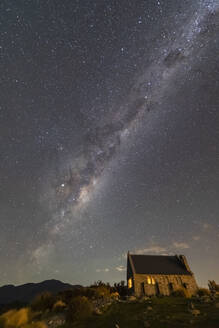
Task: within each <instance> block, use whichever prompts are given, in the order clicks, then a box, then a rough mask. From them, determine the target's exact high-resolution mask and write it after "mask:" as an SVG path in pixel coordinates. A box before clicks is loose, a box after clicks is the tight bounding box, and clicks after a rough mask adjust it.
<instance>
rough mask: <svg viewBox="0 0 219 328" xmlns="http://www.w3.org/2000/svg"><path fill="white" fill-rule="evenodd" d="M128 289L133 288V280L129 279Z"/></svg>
mask: <svg viewBox="0 0 219 328" xmlns="http://www.w3.org/2000/svg"><path fill="white" fill-rule="evenodd" d="M128 288H132V278H129V280H128Z"/></svg>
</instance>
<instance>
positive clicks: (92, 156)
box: [51, 1, 219, 233]
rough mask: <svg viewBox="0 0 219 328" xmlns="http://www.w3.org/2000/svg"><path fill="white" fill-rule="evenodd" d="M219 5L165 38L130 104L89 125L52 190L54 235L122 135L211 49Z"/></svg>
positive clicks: (85, 196) (87, 194)
mask: <svg viewBox="0 0 219 328" xmlns="http://www.w3.org/2000/svg"><path fill="white" fill-rule="evenodd" d="M218 8H219V4H218V3H215V2H209V1H204V2H202V3H200V7H199V8H198V9H197V11H196V12H195V15H192V17H189V18H188V21H186V22H185V26H184V27H181V28H180V30H179V31H175V40H174V41H172V40H171V42H170V41H167V42H163V44H162V46H161V48H159V49H157V50H156V52H155V53H154V57H155V59H154V61H153V63H152V64H151V65H150V66H149V67H148V68H147V69H146V71H145V72H144V73H143V74H142V75H141V76H139V77H138V78H137V81H136V82H135V83H134V85H133V87H132V88H131V90H130V93H129V94H128V95H127V100H126V102H125V103H124V104H123V105H122V106H120V107H119V108H118V109H116V110H115V112H114V114H113V115H111V116H110V117H104V119H103V121H101V122H100V123H99V125H98V126H95V127H93V128H88V129H87V133H86V134H85V136H84V142H83V148H82V149H81V151H80V155H79V157H78V158H74V160H73V163H69V168H68V172H64V174H63V178H62V177H61V179H60V180H59V184H58V185H57V187H56V190H55V195H54V194H53V197H55V204H56V208H57V213H55V218H56V220H57V221H58V222H56V225H55V229H52V232H53V233H59V232H60V231H59V229H61V228H63V226H64V224H65V223H63V219H64V220H65V218H67V221H69V219H70V220H71V218H72V219H74V216H75V215H74V211H75V210H76V211H77V210H78V209H80V208H81V207H83V205H84V204H86V203H87V202H88V201H89V200H90V199H91V198H92V193H93V192H94V191H95V188H97V184H98V181H99V179H100V178H101V176H102V174H103V173H104V169H105V168H106V166H107V164H108V163H109V162H110V161H111V160H112V158H113V157H114V156H115V155H116V153H117V150H118V148H119V146H120V143H121V137H122V136H124V134H125V133H126V134H127V133H128V134H129V133H130V130H131V129H132V126H133V125H134V124H136V121H137V120H139V119H141V117H142V116H144V115H145V114H146V113H147V112H150V111H151V110H162V101H163V97H164V96H167V95H168V92H171V91H173V90H174V82H175V80H176V79H177V80H180V83H183V81H185V79H186V77H187V75H188V74H189V71H191V70H192V65H193V62H194V61H195V56H200V53H201V52H205V51H206V45H207V44H206V43H207V42H208V38H209V35H208V34H207V35H206V33H205V31H206V30H207V29H209V28H210V29H212V31H211V37H213V35H214V34H215V35H216V29H215V24H216V20H217V18H218V15H217V14H216V12H217V10H218ZM209 25H210V26H209ZM125 142H128V141H125ZM77 215H78V212H76V216H77ZM60 220H61V222H59V221H60ZM51 224H52V225H53V224H54V221H52V222H51Z"/></svg>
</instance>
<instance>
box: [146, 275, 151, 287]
mask: <svg viewBox="0 0 219 328" xmlns="http://www.w3.org/2000/svg"><path fill="white" fill-rule="evenodd" d="M147 283H148V285H151V277H147Z"/></svg>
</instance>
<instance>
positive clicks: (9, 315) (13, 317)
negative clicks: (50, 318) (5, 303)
mask: <svg viewBox="0 0 219 328" xmlns="http://www.w3.org/2000/svg"><path fill="white" fill-rule="evenodd" d="M32 318H33V314H32V312H31V310H30V309H28V308H23V309H20V310H10V311H8V312H6V313H4V314H2V315H1V316H0V327H1V328H46V325H45V324H44V323H43V322H39V321H38V322H34V323H30V322H31V321H32Z"/></svg>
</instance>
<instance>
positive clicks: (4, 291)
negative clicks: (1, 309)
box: [0, 279, 80, 304]
mask: <svg viewBox="0 0 219 328" xmlns="http://www.w3.org/2000/svg"><path fill="white" fill-rule="evenodd" d="M78 287H80V285H70V284H67V283H63V282H62V281H59V280H55V279H51V280H45V281H42V282H39V283H28V284H24V285H20V286H14V285H5V286H2V287H0V304H8V303H12V302H17V301H18V302H22V303H28V302H30V301H32V300H33V299H34V297H35V296H36V295H38V294H41V293H43V292H46V291H47V292H51V293H53V294H56V293H58V292H60V291H63V290H66V289H74V288H78Z"/></svg>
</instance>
